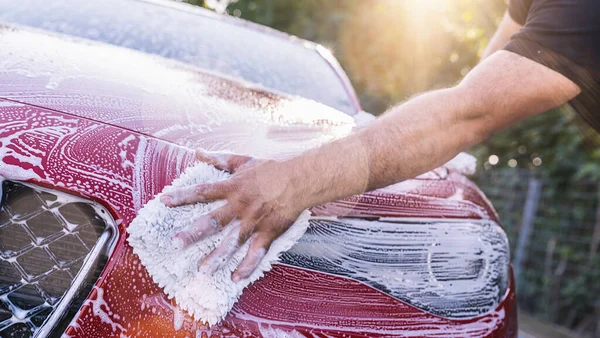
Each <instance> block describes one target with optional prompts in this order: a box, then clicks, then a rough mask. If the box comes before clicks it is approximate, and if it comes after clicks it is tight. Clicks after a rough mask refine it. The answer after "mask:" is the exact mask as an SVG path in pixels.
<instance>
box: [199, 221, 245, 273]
mask: <svg viewBox="0 0 600 338" xmlns="http://www.w3.org/2000/svg"><path fill="white" fill-rule="evenodd" d="M239 234H240V225H239V222H238V221H233V222H232V224H231V226H230V227H229V229H228V233H227V234H226V235H225V237H224V238H223V240H222V241H221V243H219V246H217V248H216V249H215V250H213V252H211V253H210V254H209V255H208V256H206V257H205V258H204V259H203V260H202V262H200V264H198V270H199V271H200V272H202V273H206V274H209V275H212V274H213V273H215V272H216V271H217V270H220V269H221V268H223V266H225V264H226V263H227V262H228V261H229V259H230V258H231V257H232V256H233V255H234V254H235V253H236V251H237V250H238V249H239V248H240V246H239V244H238V242H239V241H238V238H239Z"/></svg>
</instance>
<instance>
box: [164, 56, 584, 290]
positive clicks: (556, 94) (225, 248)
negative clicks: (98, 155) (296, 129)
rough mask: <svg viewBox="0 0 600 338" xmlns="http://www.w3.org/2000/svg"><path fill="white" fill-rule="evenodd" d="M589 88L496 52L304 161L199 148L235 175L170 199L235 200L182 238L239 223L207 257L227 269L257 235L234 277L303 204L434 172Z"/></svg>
mask: <svg viewBox="0 0 600 338" xmlns="http://www.w3.org/2000/svg"><path fill="white" fill-rule="evenodd" d="M578 93H579V88H578V87H577V86H576V85H575V84H574V83H573V82H571V81H570V80H568V79H567V78H565V77H564V76H562V75H560V74H559V73H556V72H554V71H553V70H550V69H549V68H546V67H544V66H542V65H540V64H538V63H535V62H533V61H531V60H529V59H526V58H524V57H521V56H518V55H516V54H513V53H511V52H507V51H500V52H497V53H495V54H494V55H492V56H490V57H489V58H488V59H486V60H485V61H483V62H482V63H481V64H479V65H478V66H477V67H475V68H474V69H473V71H471V73H469V74H468V75H467V77H466V78H465V79H464V80H463V81H462V82H461V83H460V84H459V85H457V86H455V87H453V88H448V89H443V90H437V91H433V92H429V93H426V94H423V95H421V96H418V97H416V98H414V99H412V100H409V101H408V102H406V103H403V104H400V105H398V106H396V107H394V108H392V109H390V110H389V111H388V112H387V113H386V114H385V115H384V116H382V117H381V118H379V119H378V120H377V121H376V122H374V123H373V124H372V125H371V126H369V127H368V128H365V129H363V130H361V131H359V132H357V133H355V134H352V135H350V136H348V137H346V138H344V139H341V140H338V141H336V142H332V143H330V144H327V145H324V146H322V147H320V148H317V149H313V150H311V151H308V152H306V153H305V154H303V155H301V156H298V157H296V158H293V159H290V160H287V161H283V162H278V161H254V160H251V159H249V158H246V157H242V156H235V155H216V156H214V155H207V154H202V153H200V154H199V158H200V159H201V160H203V161H206V162H209V163H212V164H214V165H215V166H217V167H219V168H221V169H225V170H229V171H232V172H234V173H233V175H232V176H231V178H230V179H229V180H227V181H223V182H219V183H216V184H202V185H199V186H198V187H197V188H196V189H195V190H181V191H176V192H173V193H171V194H169V195H164V196H163V202H164V203H165V204H167V205H169V206H176V205H180V204H187V203H196V202H205V201H211V200H215V199H226V200H227V201H228V202H229V203H228V204H227V205H225V206H224V207H222V208H221V209H220V210H217V211H215V212H213V213H211V214H209V215H206V216H204V217H202V218H200V219H199V220H198V221H197V222H196V223H195V224H194V226H192V228H191V229H188V230H187V231H184V232H182V233H181V234H178V235H177V240H179V241H181V244H182V245H183V246H187V245H190V244H192V243H194V242H195V241H198V240H200V239H202V238H205V237H206V236H209V235H211V234H213V233H215V232H217V231H220V230H221V229H222V228H223V227H225V226H227V225H228V224H229V223H230V222H231V221H232V220H234V219H235V220H237V221H235V222H232V224H233V225H231V226H234V227H235V228H234V229H236V230H235V231H232V232H231V233H232V235H231V236H233V237H232V238H230V239H229V240H227V241H225V242H224V243H226V244H225V245H220V246H219V247H218V248H217V249H215V251H213V253H211V254H210V255H209V256H208V257H207V258H206V259H205V261H204V262H203V264H202V266H204V267H207V266H208V267H209V268H208V269H209V270H208V271H209V272H211V271H214V270H216V269H218V266H219V262H223V261H226V260H227V259H228V258H229V257H231V255H233V253H235V251H236V250H237V248H238V247H239V246H240V245H242V244H243V243H245V242H246V241H247V240H250V241H251V244H250V250H249V251H248V254H247V256H246V258H245V259H244V260H243V261H242V262H241V263H240V265H239V267H238V270H237V271H236V272H235V273H234V276H233V279H234V280H238V279H243V278H246V277H247V276H249V275H250V274H251V273H252V271H253V270H254V269H255V268H256V266H257V265H258V263H259V262H260V260H261V259H262V257H263V256H264V253H265V252H266V251H267V250H268V248H269V246H270V244H271V242H272V241H273V240H274V239H275V238H277V237H278V236H279V235H281V234H282V233H283V232H284V231H285V230H287V229H288V228H289V226H290V225H291V224H292V223H293V221H294V220H295V219H296V218H297V217H298V215H299V214H300V213H301V211H302V210H304V209H306V208H309V207H312V206H314V205H317V204H321V203H325V202H329V201H332V200H336V199H340V198H344V197H347V196H350V195H354V194H358V193H362V192H364V191H367V190H372V189H376V188H380V187H384V186H387V185H389V184H392V183H396V182H399V181H402V180H405V179H408V178H412V177H414V176H416V175H418V174H421V173H423V172H426V171H428V170H431V169H433V168H435V167H437V166H439V165H441V164H443V163H444V162H446V161H447V160H449V159H451V158H452V157H454V156H455V155H456V154H457V153H458V152H460V151H462V150H464V149H467V148H468V147H470V146H471V145H474V144H476V143H478V142H480V141H482V140H484V139H486V138H487V137H488V136H489V135H490V134H491V133H493V132H494V131H496V130H499V129H502V128H505V127H507V126H509V125H511V124H514V123H516V122H518V121H520V120H523V119H525V118H527V117H530V116H533V115H536V114H539V113H541V112H544V111H546V110H549V109H551V108H553V107H556V106H559V105H561V104H563V103H564V102H566V101H568V100H569V99H571V98H573V97H575V96H576V95H577V94H578Z"/></svg>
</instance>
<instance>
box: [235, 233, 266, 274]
mask: <svg viewBox="0 0 600 338" xmlns="http://www.w3.org/2000/svg"><path fill="white" fill-rule="evenodd" d="M273 240H274V239H273V238H271V236H267V235H265V234H262V233H258V232H257V233H255V234H254V235H252V237H251V238H250V247H249V248H248V253H247V254H246V257H244V259H243V260H242V261H241V262H240V264H239V265H238V267H237V269H236V270H235V271H234V272H233V274H232V275H231V280H232V281H233V282H234V283H238V282H240V281H241V280H243V279H246V278H248V277H250V276H251V275H252V273H253V272H254V270H256V268H257V267H258V265H259V264H260V262H261V261H262V259H263V258H264V257H265V255H266V254H267V251H269V247H270V246H271V243H273Z"/></svg>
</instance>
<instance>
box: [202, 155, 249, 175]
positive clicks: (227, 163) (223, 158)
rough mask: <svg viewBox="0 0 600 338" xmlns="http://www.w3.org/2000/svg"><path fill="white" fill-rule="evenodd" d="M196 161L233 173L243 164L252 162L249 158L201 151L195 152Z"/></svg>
mask: <svg viewBox="0 0 600 338" xmlns="http://www.w3.org/2000/svg"><path fill="white" fill-rule="evenodd" d="M196 157H197V158H198V160H200V161H202V162H204V163H208V164H211V165H213V166H214V167H215V168H217V169H220V170H225V171H229V172H230V173H234V172H235V171H236V170H237V169H239V168H240V167H241V166H243V165H244V164H246V163H248V162H249V161H251V160H252V157H250V156H243V155H234V154H228V153H209V152H205V151H202V150H199V151H197V152H196Z"/></svg>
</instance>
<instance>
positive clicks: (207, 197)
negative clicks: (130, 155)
mask: <svg viewBox="0 0 600 338" xmlns="http://www.w3.org/2000/svg"><path fill="white" fill-rule="evenodd" d="M197 157H198V159H199V160H200V161H202V162H205V163H208V164H211V165H213V166H215V167H216V168H217V169H220V170H225V171H229V172H230V173H231V174H232V175H231V177H230V178H229V179H228V180H225V181H221V182H216V183H204V184H199V185H197V186H195V187H189V188H182V189H179V190H175V191H172V192H170V193H167V194H164V195H163V196H161V202H162V203H164V204H165V205H167V206H168V207H175V206H180V205H185V204H194V203H199V202H202V203H207V202H212V201H216V200H227V204H225V205H223V206H222V207H220V208H218V209H216V210H214V211H212V212H210V213H208V214H206V215H204V216H202V217H200V218H199V219H198V220H196V221H195V222H194V224H192V225H191V226H190V227H189V228H188V229H186V230H184V231H182V232H180V233H178V234H176V235H175V236H174V238H173V240H174V241H177V242H178V244H177V245H178V246H179V247H181V248H185V247H188V246H190V245H192V244H194V243H196V242H198V241H201V240H203V239H205V238H207V237H209V236H211V235H213V234H215V233H217V232H220V231H227V233H226V235H225V238H224V239H223V241H222V242H221V243H220V245H219V246H218V247H217V248H216V249H215V250H214V251H213V252H212V253H210V254H209V255H207V256H206V257H205V258H204V259H203V261H202V262H200V264H199V269H200V270H201V271H204V272H206V273H209V274H212V273H214V272H215V271H217V270H219V269H220V268H221V267H222V266H224V265H225V263H226V262H227V261H228V260H229V259H230V258H231V257H232V256H233V255H234V254H235V253H236V252H237V251H238V250H239V249H240V247H241V246H242V245H244V244H245V243H246V242H247V241H250V246H249V249H248V253H247V254H246V256H245V258H244V259H243V260H242V261H241V262H240V264H239V265H238V267H237V269H236V270H235V271H234V272H233V274H232V280H233V281H234V282H236V283H237V282H239V281H240V280H242V279H245V278H248V277H249V276H250V275H251V274H252V272H253V271H254V270H255V269H256V268H257V266H258V264H259V263H260V261H261V260H262V258H263V257H264V256H265V254H266V253H267V251H268V250H269V247H270V245H271V243H272V242H273V241H274V240H275V239H276V238H278V237H279V236H280V235H282V234H283V233H284V232H285V231H286V230H287V229H288V228H289V227H290V226H291V225H292V224H293V223H294V221H295V220H296V219H297V218H298V216H299V215H300V213H301V212H302V211H303V210H304V209H305V208H306V206H303V204H302V203H301V202H302V201H300V200H299V199H298V195H301V194H299V189H297V188H296V187H295V182H297V180H294V179H293V171H294V170H291V169H290V168H287V167H286V165H285V163H284V162H279V161H273V160H258V159H254V158H251V157H247V156H240V155H232V154H223V153H205V152H197Z"/></svg>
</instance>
